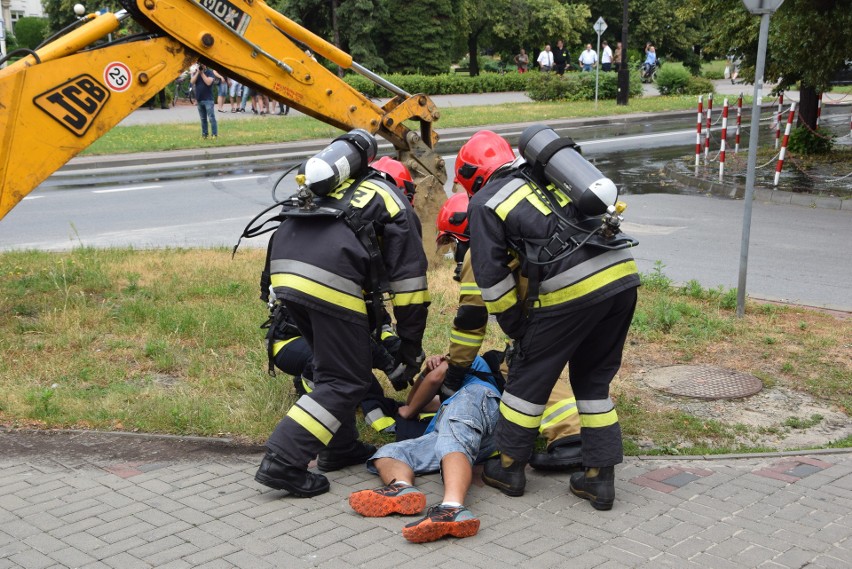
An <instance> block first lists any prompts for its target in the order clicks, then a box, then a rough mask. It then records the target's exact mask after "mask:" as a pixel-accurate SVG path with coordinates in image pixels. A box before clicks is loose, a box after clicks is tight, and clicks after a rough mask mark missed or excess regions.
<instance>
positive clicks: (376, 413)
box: [364, 407, 385, 425]
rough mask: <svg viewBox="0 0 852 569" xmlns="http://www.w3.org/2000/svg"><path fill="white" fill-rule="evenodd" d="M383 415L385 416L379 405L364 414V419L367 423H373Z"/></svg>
mask: <svg viewBox="0 0 852 569" xmlns="http://www.w3.org/2000/svg"><path fill="white" fill-rule="evenodd" d="M384 416H385V414H384V412H383V411H382V409H381V407H378V408H376V409H373V410H372V411H370V412H369V413H367V414H366V415H364V420H365V421H367V424H368V425H372V424H373V423H375V422H376V421H378V420H379V419H381V418H383V417H384Z"/></svg>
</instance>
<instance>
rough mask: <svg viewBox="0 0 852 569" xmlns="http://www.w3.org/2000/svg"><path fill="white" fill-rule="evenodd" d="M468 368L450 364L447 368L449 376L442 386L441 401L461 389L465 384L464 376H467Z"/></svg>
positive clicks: (445, 378) (445, 377)
mask: <svg viewBox="0 0 852 569" xmlns="http://www.w3.org/2000/svg"><path fill="white" fill-rule="evenodd" d="M467 370H468V368H466V367H462V366H457V365H455V364H450V365H449V366H448V367H447V375H446V376H444V383H443V385H441V399H444V398H445V396H446V397H449V396H450V395H452V394H453V393H455V392H456V391H458V390H459V389H461V386H462V383H463V382H464V376H466V375H467Z"/></svg>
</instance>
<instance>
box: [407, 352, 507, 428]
mask: <svg viewBox="0 0 852 569" xmlns="http://www.w3.org/2000/svg"><path fill="white" fill-rule="evenodd" d="M470 369H471V370H473V371H477V372H480V373H481V374H488V375H491V374H492V372H491V368H490V367H488V364H487V363H485V360H483V359H482V358H481V357H480V356H476V358H475V359H474V360H473V363H472V364H470ZM470 385H484V386H486V387H488V388H490V389H491V390H492V391H493V392H494V393H496V394H497V395H498V396H499V395H500V390H499V389H497V386H496V385H495V384H494V383H492V382H491V381H487V380H484V379H482V378H480V377H477V376H476V375H474V374H472V373H468V374H467V375H465V376H464V379H463V380H462V386H461V387H460V388H459V390H458V391H456V392H455V393H453V394H452V395H451V396H450V397H447V399H446V400H445V401H444V402H443V403H441V408H440V409H438V412H437V413H435V416H434V417H432V421H430V422H429V426H428V427H426V430H425V431H424V432H423V434H424V435H425V434H426V433H431V432H432V431H434V430H435V423H436V422H437V421H438V417H439V416H440V415H441V410H442V409H443V408H444V407H446V406H447V405H449V404H450V402H451V401H452V400H453V398H454V397H455V396H456V395H458V394H459V393H461V391H462V389H464V388H466V387H468V386H470Z"/></svg>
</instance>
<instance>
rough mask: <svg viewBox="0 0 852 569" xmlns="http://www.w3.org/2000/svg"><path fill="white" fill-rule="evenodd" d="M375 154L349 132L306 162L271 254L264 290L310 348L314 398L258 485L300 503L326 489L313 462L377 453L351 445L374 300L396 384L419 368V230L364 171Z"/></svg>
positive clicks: (304, 402) (282, 428)
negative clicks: (392, 337) (385, 327)
mask: <svg viewBox="0 0 852 569" xmlns="http://www.w3.org/2000/svg"><path fill="white" fill-rule="evenodd" d="M375 153H376V141H375V138H373V136H372V135H371V134H369V133H368V132H366V131H364V130H360V129H356V130H354V131H352V132H350V133H347V134H346V135H343V136H341V137H339V138H338V139H336V140H335V141H334V142H333V143H332V144H331V145H330V146H328V147H327V148H326V149H324V150H323V151H322V152H320V153H319V154H317V155H315V156H314V157H312V158H310V159H309V160H308V161H307V162H306V163H305V164H304V165H303V166H302V168H301V169H300V174H299V176H297V182H299V184H300V189H299V192H298V194H297V195H296V196H294V197H293V204H292V205H291V206H290V207H288V206H285V207H284V208H282V212H281V214H280V217H281V224H280V225H279V227H278V229H277V230H276V231H275V234H274V235H273V237H272V243H271V246H270V247H271V249H270V253H269V272H270V278H271V284H272V287H273V290H274V292H275V295H276V297H277V298H278V299H279V300H281V301H283V302H284V305H285V306H286V308H287V310H288V312H289V313H290V316H291V317H292V318H293V321H294V322H295V324H296V326H297V327H298V329H299V331H300V332H301V333H302V336H303V337H304V338H305V340H306V341H307V342H308V344H309V345H310V347H311V351H312V352H313V381H314V389H313V391H312V392H311V393H307V394H305V395H302V396H301V397H300V398H299V399H298V400H297V401H296V403H295V404H294V405H293V407H291V408H290V410H289V411H288V412H287V414H286V416H285V417H284V418H283V419H282V420H281V421H280V422H279V423H278V425H277V426H276V428H275V430H274V431H273V433H272V435H271V436H270V437H269V440H268V441H267V444H266V446H267V453H266V455H265V456H264V458H263V461H262V462H261V464H260V468H259V469H258V471H257V474H256V475H255V480H257V481H258V482H260V483H261V484H264V485H266V486H269V487H271V488H275V489H280V490H286V491H288V492H289V493H290V494H292V495H295V496H299V497H310V496H316V495H319V494H322V493H324V492H327V491H328V489H329V482H328V479H327V478H326V477H325V476H322V475H321V474H315V473H313V472H309V471H308V470H307V466H308V463H309V462H310V461H311V460H312V459H313V458H314V457H315V456H316V455H317V454H318V453H319V454H320V459H322V460H323V462H324V463H325V464H326V466H328V467H331V468H330V469H336V468H343V467H345V466H349V465H353V464H358V463H364V462H365V461H366V460H367V459H368V458H369V457H370V456H371V455H372V454H373V452H374V450H375V449H374V447H372V445H365V444H364V443H362V442H361V441H359V440H358V432H357V430H356V426H355V407H356V405H357V404H358V402H359V401H361V400H362V399H363V397H364V394H365V393H366V392H367V390H368V388H369V377H370V371H371V370H370V368H371V361H372V358H371V348H370V344H371V336H372V337H376V336H378V335H379V330H380V327H381V320H382V317H381V314H382V295H383V294H388V295H390V296H391V298H392V301H393V306H394V316H395V317H396V321H397V334H398V335H399V337H400V348H399V352H398V355H397V363H398V366H397V370H398V373H397V374H394V375H395V386H396V385H397V383H398V384H399V385H400V388H402V387H404V386H405V385H404V384H407V383H408V382H410V381H412V380H413V378H414V375H415V374H416V373H417V372H418V371H419V369H420V362H422V349H421V342H422V338H423V330H424V327H425V324H426V314H427V307H428V304H429V295H428V291H427V286H426V266H427V261H426V256H425V254H424V252H423V247H422V244H421V243H422V241H421V237H420V232H419V231H418V228H419V223H418V222H417V221H416V217H415V215H414V211H413V209H412V208H411V205H410V204H409V203H408V200H407V199H406V198H405V197H404V196H403V195H402V194H401V193H400V192H399V191H398V190H397V188H395V187H392V185H391V184H389V183H388V182H386V181H385V180H383V179H381V178H378V177H377V176H376V175H375V174H372V173H371V171H370V170H369V169H368V168H367V165H368V164H369V162H370V160H372V159H373V158H374V157H375ZM379 236H380V237H381V239H379ZM365 291H366V292H365ZM400 380H401V381H400Z"/></svg>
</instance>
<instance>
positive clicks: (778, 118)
mask: <svg viewBox="0 0 852 569" xmlns="http://www.w3.org/2000/svg"><path fill="white" fill-rule="evenodd" d="M783 106H784V91H781V92H780V93H778V112H777V113H775V150H778V142H779V141H780V139H781V115H782V114H783V113H784V109H783V108H782V107H783Z"/></svg>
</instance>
